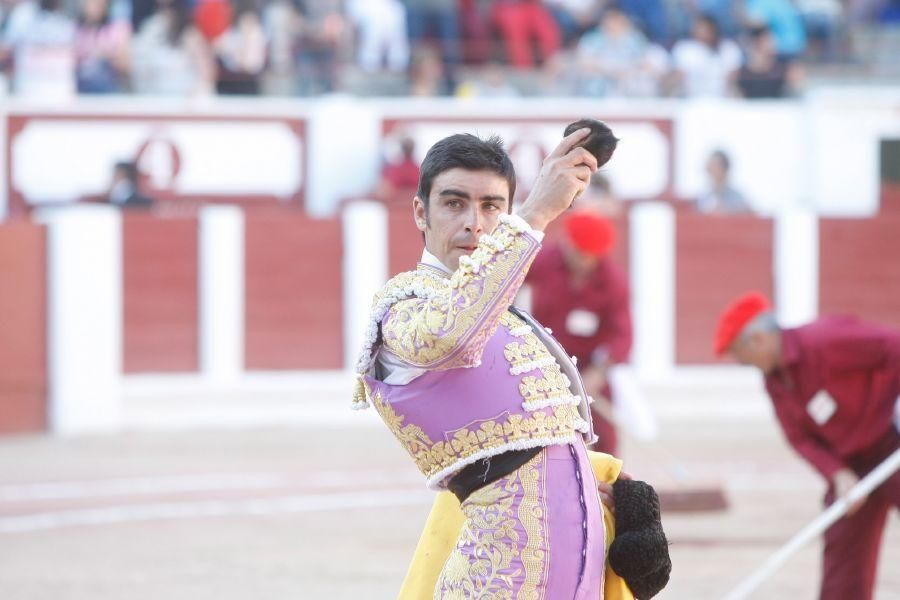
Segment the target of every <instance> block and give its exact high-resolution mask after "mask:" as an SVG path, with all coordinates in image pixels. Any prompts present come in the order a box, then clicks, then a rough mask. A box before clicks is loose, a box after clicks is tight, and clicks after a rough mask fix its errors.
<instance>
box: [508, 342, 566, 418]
mask: <svg viewBox="0 0 900 600" xmlns="http://www.w3.org/2000/svg"><path fill="white" fill-rule="evenodd" d="M503 355H504V356H505V357H506V360H508V361H509V364H510V373H512V374H514V375H518V374H521V373H527V372H528V371H532V370H535V369H540V373H541V376H540V377H536V376H534V375H526V376H525V377H522V379H521V381H520V382H519V393H520V394H521V395H522V399H523V400H524V401H525V402H524V405H525V408H526V409H527V410H534V409H535V408H542V407H544V406H552V405H554V404H559V403H565V402H568V403H570V404H572V403H574V400H573V398H574V397H573V396H572V392H571V391H570V390H569V383H570V382H569V380H568V378H567V377H566V376H565V375H564V374H563V372H562V369H560V367H559V364H557V362H556V361H555V360H554V359H553V355H552V354H550V352H549V350H547V347H546V346H545V345H544V343H543V342H541V340H540V338H538V337H537V336H536V335H534V333H529V334H526V335H524V336H522V337H521V338H519V339H517V340H515V341H512V342H510V343H508V344H506V346H505V348H504V350H503Z"/></svg>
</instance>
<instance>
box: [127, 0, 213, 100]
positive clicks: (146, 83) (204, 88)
mask: <svg viewBox="0 0 900 600" xmlns="http://www.w3.org/2000/svg"><path fill="white" fill-rule="evenodd" d="M156 6H157V8H156V12H155V13H153V15H151V16H150V17H148V18H147V19H146V20H145V21H144V24H143V26H142V27H141V30H140V31H139V32H138V34H137V36H136V37H135V40H134V44H133V46H132V52H133V61H132V85H133V87H134V90H135V91H136V92H138V93H141V94H161V95H172V96H188V95H208V94H212V92H213V90H214V84H215V63H214V62H213V58H212V52H211V50H210V48H209V46H208V45H207V43H206V40H205V39H204V38H203V35H202V34H201V33H200V31H199V30H198V29H197V28H196V27H194V26H193V24H192V23H191V17H190V13H189V12H188V9H187V6H186V4H185V0H157V3H156Z"/></svg>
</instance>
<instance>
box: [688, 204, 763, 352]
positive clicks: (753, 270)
mask: <svg viewBox="0 0 900 600" xmlns="http://www.w3.org/2000/svg"><path fill="white" fill-rule="evenodd" d="M675 227H676V229H675V362H676V363H678V364H686V363H687V364H690V363H694V364H696V363H712V362H716V357H715V355H714V354H713V351H712V340H713V333H714V331H715V325H716V320H717V318H718V316H719V313H720V312H721V311H722V309H723V308H725V305H726V304H728V302H730V301H731V300H733V299H734V298H735V297H736V296H738V295H739V294H742V293H744V292H747V291H751V290H757V291H760V292H762V293H764V294H766V295H767V296H769V297H770V298H771V297H772V289H773V279H774V277H773V273H772V243H773V226H772V221H771V220H768V219H757V218H754V217H719V216H706V215H698V214H692V213H680V214H678V215H677V217H676V226H675Z"/></svg>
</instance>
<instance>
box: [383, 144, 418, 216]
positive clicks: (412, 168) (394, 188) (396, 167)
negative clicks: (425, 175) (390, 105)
mask: <svg viewBox="0 0 900 600" xmlns="http://www.w3.org/2000/svg"><path fill="white" fill-rule="evenodd" d="M415 155H416V143H415V142H414V141H413V140H412V139H411V138H403V141H401V142H400V160H399V161H397V162H388V163H387V164H385V165H384V167H383V168H382V169H381V179H380V181H379V182H378V186H377V188H376V190H375V197H376V198H378V199H379V200H381V201H383V202H393V201H394V200H396V199H397V194H398V192H402V191H403V190H408V191H411V192H414V190H415V189H416V187H418V185H419V163H418V161H417V160H416V156H415ZM410 197H412V194H411V195H410Z"/></svg>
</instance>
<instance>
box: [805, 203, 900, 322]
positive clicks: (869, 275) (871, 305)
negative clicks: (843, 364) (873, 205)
mask: <svg viewBox="0 0 900 600" xmlns="http://www.w3.org/2000/svg"><path fill="white" fill-rule="evenodd" d="M819 312H820V313H821V314H829V313H848V314H854V315H858V316H860V317H862V318H865V319H870V320H873V321H877V322H881V323H883V324H886V325H893V326H895V327H900V214H891V215H884V216H881V217H878V218H874V219H822V220H821V221H819Z"/></svg>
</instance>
